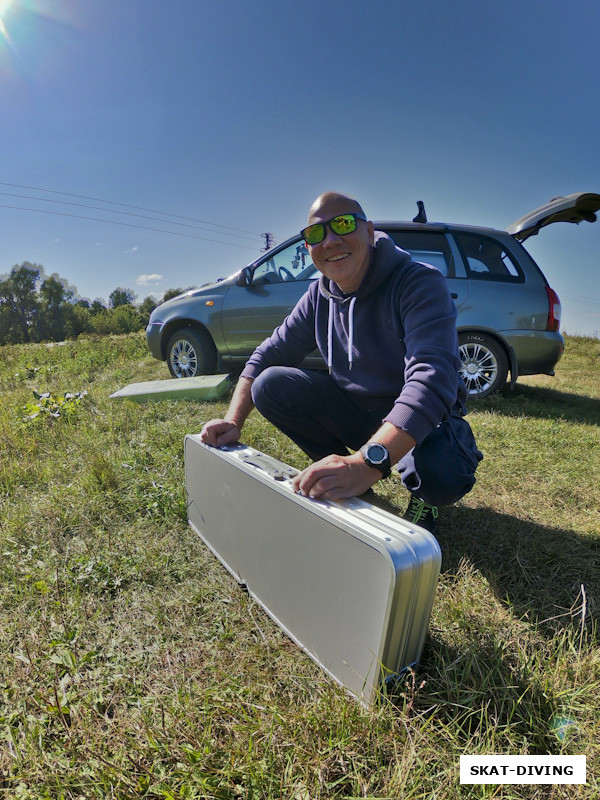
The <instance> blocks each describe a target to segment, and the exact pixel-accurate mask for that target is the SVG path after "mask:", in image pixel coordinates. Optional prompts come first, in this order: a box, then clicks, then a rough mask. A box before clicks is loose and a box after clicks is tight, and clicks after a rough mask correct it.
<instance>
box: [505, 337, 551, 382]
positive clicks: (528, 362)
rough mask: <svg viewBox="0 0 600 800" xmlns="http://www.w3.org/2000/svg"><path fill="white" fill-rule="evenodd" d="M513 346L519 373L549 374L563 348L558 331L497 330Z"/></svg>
mask: <svg viewBox="0 0 600 800" xmlns="http://www.w3.org/2000/svg"><path fill="white" fill-rule="evenodd" d="M499 333H500V335H501V336H502V337H503V338H504V339H505V340H506V342H507V343H508V344H509V345H510V346H511V347H512V348H513V350H514V353H515V356H516V359H517V364H518V368H519V375H540V374H541V375H551V374H552V373H553V370H554V367H555V366H556V364H557V363H558V362H559V361H560V358H561V356H562V354H563V352H564V349H565V340H564V339H563V337H562V335H561V334H560V333H553V332H551V331H499Z"/></svg>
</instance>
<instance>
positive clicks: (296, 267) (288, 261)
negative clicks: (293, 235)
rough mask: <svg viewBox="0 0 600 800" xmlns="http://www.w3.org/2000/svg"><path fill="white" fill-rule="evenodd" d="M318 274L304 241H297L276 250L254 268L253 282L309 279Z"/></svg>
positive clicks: (256, 283)
mask: <svg viewBox="0 0 600 800" xmlns="http://www.w3.org/2000/svg"><path fill="white" fill-rule="evenodd" d="M317 275H318V273H317V270H316V268H315V266H314V265H313V263H312V259H311V257H310V255H309V254H308V250H307V247H306V245H305V244H304V242H295V243H294V244H292V245H290V246H289V247H285V248H284V249H283V250H279V252H274V253H273V255H270V256H268V257H267V258H266V259H265V260H264V261H262V262H261V263H260V264H259V265H258V266H257V267H256V269H255V270H254V273H253V276H252V284H253V285H254V286H257V285H259V284H262V283H281V282H282V281H307V280H312V279H313V278H316V277H317Z"/></svg>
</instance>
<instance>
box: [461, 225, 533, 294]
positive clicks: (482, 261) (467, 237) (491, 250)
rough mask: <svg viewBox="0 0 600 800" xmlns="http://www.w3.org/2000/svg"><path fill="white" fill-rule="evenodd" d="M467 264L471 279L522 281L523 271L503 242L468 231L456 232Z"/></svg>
mask: <svg viewBox="0 0 600 800" xmlns="http://www.w3.org/2000/svg"><path fill="white" fill-rule="evenodd" d="M454 235H455V237H456V239H457V241H458V245H459V247H460V249H461V250H462V253H463V255H464V259H465V262H466V265H467V273H468V275H469V278H470V279H471V280H484V281H485V280H492V281H503V282H508V283H522V282H523V281H524V276H523V272H522V271H521V267H520V266H519V264H518V263H517V261H516V259H515V258H514V257H513V256H512V255H511V254H510V253H509V252H508V250H507V249H506V248H505V247H504V245H503V244H502V242H500V241H496V240H495V239H490V238H488V237H487V236H479V235H476V234H468V233H459V234H457V233H455V234H454Z"/></svg>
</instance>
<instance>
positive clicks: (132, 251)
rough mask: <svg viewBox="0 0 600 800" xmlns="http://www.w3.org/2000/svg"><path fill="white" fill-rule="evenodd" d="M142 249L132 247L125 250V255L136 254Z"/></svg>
mask: <svg viewBox="0 0 600 800" xmlns="http://www.w3.org/2000/svg"><path fill="white" fill-rule="evenodd" d="M139 249H140V248H139V247H138V246H137V245H136V246H135V247H130V248H129V250H123V252H124V253H135V252H136V251H137V250H139Z"/></svg>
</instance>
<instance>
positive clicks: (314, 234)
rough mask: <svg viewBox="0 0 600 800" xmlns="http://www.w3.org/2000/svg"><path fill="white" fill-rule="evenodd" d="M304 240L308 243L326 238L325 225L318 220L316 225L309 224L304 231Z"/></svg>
mask: <svg viewBox="0 0 600 800" xmlns="http://www.w3.org/2000/svg"><path fill="white" fill-rule="evenodd" d="M302 235H303V237H304V240H305V241H306V242H307V243H308V244H319V242H322V241H323V239H324V238H325V225H323V224H322V223H321V222H317V223H316V224H315V225H309V226H308V228H305V229H304V230H303V231H302Z"/></svg>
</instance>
